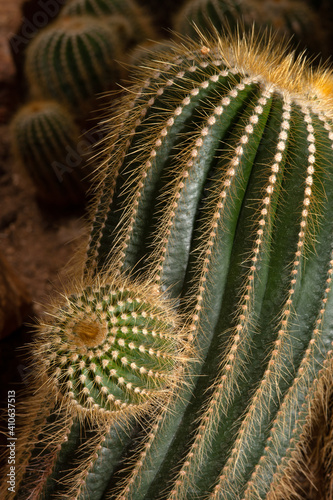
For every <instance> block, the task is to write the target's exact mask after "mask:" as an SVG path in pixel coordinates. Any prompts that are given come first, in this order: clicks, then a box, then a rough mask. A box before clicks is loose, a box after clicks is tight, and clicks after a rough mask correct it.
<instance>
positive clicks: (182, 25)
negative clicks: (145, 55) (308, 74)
mask: <svg viewBox="0 0 333 500" xmlns="http://www.w3.org/2000/svg"><path fill="white" fill-rule="evenodd" d="M238 23H242V25H243V26H244V29H251V27H252V24H253V23H255V25H256V26H258V27H269V28H272V29H273V30H274V32H275V33H276V36H278V37H279V38H283V37H285V38H287V39H289V38H291V37H292V39H291V43H292V44H293V45H294V46H295V47H296V48H297V50H299V51H301V50H304V49H309V50H310V51H311V53H314V54H315V55H317V54H318V52H324V54H327V49H326V45H325V39H324V38H325V37H324V34H323V33H322V31H323V30H322V28H321V26H320V20H319V16H318V14H317V13H316V12H315V11H314V10H313V9H312V8H311V7H310V6H309V5H308V4H307V3H306V2H303V1H298V0H292V1H290V0H266V1H264V2H263V1H262V0H238V1H237V0H188V1H187V2H186V3H185V5H184V6H183V7H182V8H181V9H180V11H179V12H178V13H177V14H176V16H175V17H174V29H175V31H176V32H178V33H181V34H182V35H189V36H191V37H195V38H198V32H197V30H196V26H197V27H198V28H199V29H200V30H201V31H203V32H210V31H212V29H213V28H215V29H217V30H218V32H221V30H222V31H223V29H224V28H225V27H226V26H227V25H228V26H229V27H230V28H231V29H232V30H235V29H237V25H238Z"/></svg>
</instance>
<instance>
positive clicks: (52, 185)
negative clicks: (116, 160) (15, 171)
mask: <svg viewBox="0 0 333 500" xmlns="http://www.w3.org/2000/svg"><path fill="white" fill-rule="evenodd" d="M11 139H12V147H13V151H14V154H15V156H16V157H17V158H18V161H19V163H20V165H21V167H22V169H23V170H24V171H25V172H26V173H27V174H28V175H29V177H30V178H31V179H32V181H33V183H34V185H35V186H36V195H37V197H38V199H39V200H40V201H41V202H43V203H44V204H45V203H46V204H49V205H52V206H68V205H76V204H82V203H83V202H84V200H85V193H86V190H87V185H88V184H87V180H86V178H87V176H88V174H89V170H88V168H87V167H86V165H85V162H86V160H87V159H88V156H89V151H88V147H87V146H88V144H87V143H86V142H84V141H82V139H81V138H80V133H79V129H78V127H77V125H76V124H75V123H74V121H73V118H72V117H71V115H70V114H69V113H68V111H66V109H64V108H63V106H61V105H60V104H58V103H57V102H54V101H34V102H30V103H28V104H26V105H25V106H23V107H22V108H21V109H20V110H19V111H18V112H17V113H16V115H15V116H14V118H13V120H12V123H11Z"/></svg>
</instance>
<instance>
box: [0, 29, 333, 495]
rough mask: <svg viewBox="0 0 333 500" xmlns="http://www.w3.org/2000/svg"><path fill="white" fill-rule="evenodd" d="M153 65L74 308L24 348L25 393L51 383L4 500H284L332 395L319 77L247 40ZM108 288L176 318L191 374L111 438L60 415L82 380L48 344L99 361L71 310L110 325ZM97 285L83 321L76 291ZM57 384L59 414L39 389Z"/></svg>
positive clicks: (328, 190) (123, 115) (108, 183)
mask: <svg viewBox="0 0 333 500" xmlns="http://www.w3.org/2000/svg"><path fill="white" fill-rule="evenodd" d="M281 54H282V55H281ZM162 57H163V58H162ZM150 66H151V69H150V70H147V71H143V72H142V74H141V77H140V81H141V82H142V83H141V85H139V84H137V85H136V86H135V87H134V88H131V90H130V92H128V94H127V95H126V96H124V98H123V99H122V102H121V105H120V108H119V109H118V114H117V116H112V118H111V119H110V121H109V123H107V125H108V126H109V134H108V136H107V137H106V140H105V147H106V155H105V160H104V163H103V165H104V167H101V173H100V188H99V194H98V196H97V197H96V201H95V204H94V208H93V209H92V216H91V219H92V222H91V234H90V238H89V243H88V247H87V251H86V257H85V259H84V260H83V264H82V268H81V272H82V276H83V277H82V283H81V285H80V286H79V288H78V289H79V291H78V292H77V293H76V296H75V301H76V300H77V297H78V296H81V302H79V303H77V305H75V306H74V303H73V298H69V299H67V301H68V303H69V306H68V307H67V309H66V310H63V309H62V308H60V313H58V314H55V313H54V312H53V310H52V312H51V321H50V326H46V327H44V328H42V329H41V331H40V335H39V337H38V341H37V357H38V359H40V358H43V357H44V356H40V355H39V356H38V353H39V354H40V353H43V354H44V352H45V351H47V352H50V351H51V354H50V356H51V359H50V358H49V361H50V364H51V367H52V370H51V372H49V371H48V368H47V367H45V366H42V373H40V372H39V371H38V370H37V378H36V382H35V384H38V381H39V380H40V377H42V376H43V377H45V376H46V378H47V381H48V382H47V384H46V385H45V384H43V389H42V390H41V391H37V394H36V395H35V396H32V400H31V401H32V402H30V404H31V405H33V408H34V409H35V411H34V412H33V413H34V422H35V423H34V425H33V426H32V425H31V424H32V422H31V421H29V422H28V423H27V424H26V430H25V432H24V433H23V434H22V442H23V444H22V445H21V447H20V450H21V451H20V457H19V459H18V463H21V464H22V465H21V469H20V471H21V472H20V480H21V482H20V483H18V484H20V492H22V495H21V497H20V496H19V497H18V498H27V496H28V495H27V492H28V491H29V495H30V496H29V498H38V497H39V496H38V495H41V494H42V493H41V492H43V498H52V495H55V497H56V495H58V497H59V496H60V498H73V497H75V498H94V500H97V499H98V498H102V497H103V498H113V499H114V498H116V499H117V500H124V499H130V498H131V499H135V500H139V499H146V500H148V499H159V498H161V499H162V498H163V499H168V500H181V499H185V498H186V499H191V498H199V499H205V500H207V499H208V498H209V499H211V500H213V499H214V500H216V499H223V500H225V499H229V498H230V499H233V500H234V499H239V500H241V499H247V500H249V499H260V498H262V499H277V498H283V499H287V498H292V495H293V492H294V490H295V484H293V483H292V481H290V477H291V474H292V471H293V470H294V469H295V464H298V463H299V460H300V454H301V445H303V446H306V442H307V441H306V440H307V438H308V434H309V427H310V424H311V420H312V419H313V418H314V415H315V414H316V405H319V404H320V398H321V397H322V395H323V390H324V386H325V385H328V386H330V385H331V384H332V380H331V374H332V358H331V355H332V341H333V335H332V328H331V325H332V320H333V318H332V314H333V313H332V311H333V308H332V300H333V297H332V293H331V279H332V278H331V276H332V272H333V254H332V230H333V176H332V172H331V170H332V160H333V128H332V127H333V121H332V120H333V111H332V92H331V90H332V87H331V84H330V74H329V72H326V73H325V72H311V71H309V70H308V69H306V65H305V64H303V63H302V62H301V61H296V62H293V60H292V57H291V56H290V55H289V56H288V55H286V54H283V53H282V49H281V47H277V48H276V49H274V48H273V47H272V46H271V44H270V42H269V41H268V40H266V39H262V40H261V41H260V43H259V44H258V42H256V41H255V40H250V39H248V38H244V39H237V40H231V41H230V40H224V39H223V40H222V39H218V40H212V41H207V40H204V39H203V40H202V42H201V43H199V44H198V45H195V44H194V43H189V44H188V45H185V44H184V43H182V44H179V45H177V46H175V48H174V49H173V50H172V51H170V53H169V54H166V53H163V56H161V57H159V61H158V62H156V63H153V62H151V63H150ZM304 89H305V90H304ZM78 265H79V264H78ZM77 272H79V271H77ZM111 277H112V280H111V281H112V282H116V283H122V282H123V281H125V287H126V281H127V280H128V283H130V284H131V285H129V286H132V287H133V286H135V289H137V286H138V283H140V285H139V289H140V287H141V286H142V287H143V290H144V292H145V293H144V298H145V302H148V303H150V300H151V297H154V294H158V296H159V297H160V300H161V304H162V303H163V301H164V300H171V301H173V303H172V305H169V306H168V307H167V309H169V308H170V307H172V309H174V311H175V312H174V314H176V315H180V319H179V321H180V323H179V327H178V329H179V330H180V339H183V338H184V339H185V344H186V346H185V347H184V349H185V352H186V353H189V355H188V357H189V358H190V359H192V362H191V363H189V362H188V361H187V356H184V358H185V359H184V361H183V364H182V365H181V369H180V370H179V380H177V383H176V386H178V387H176V388H175V390H171V391H170V393H169V398H167V399H166V400H165V401H164V404H163V405H156V407H155V412H154V413H153V415H152V418H151V419H149V415H146V416H145V417H146V420H145V422H144V425H142V419H143V418H144V414H142V415H140V417H141V418H140V420H141V427H140V425H139V426H138V421H137V420H136V419H135V415H133V416H131V415H129V416H128V419H127V420H126V414H125V415H124V418H125V420H126V422H125V423H123V426H122V427H121V426H119V425H118V422H115V423H114V424H113V425H112V426H111V427H110V420H109V419H108V418H106V419H105V425H102V423H101V422H100V420H99V419H98V417H97V418H96V420H94V419H93V418H91V419H90V420H89V424H88V422H87V420H86V419H85V418H82V417H81V418H80V413H79V412H80V410H75V409H73V406H72V404H71V403H66V400H67V399H66V396H65V399H64V401H63V399H62V398H63V394H64V392H65V389H64V388H63V387H64V385H66V388H67V390H69V391H72V388H73V382H72V380H71V379H70V377H72V375H73V374H74V372H75V370H78V368H76V365H75V369H74V368H72V367H71V366H70V363H69V362H68V356H67V355H65V356H64V360H63V367H64V368H63V369H62V368H61V364H62V357H63V354H62V352H61V353H60V351H59V348H58V347H56V345H55V344H57V343H58V340H57V339H58V338H60V341H59V344H60V345H61V343H62V342H65V343H66V344H68V345H66V346H65V347H64V348H63V349H64V350H66V351H67V350H68V349H69V350H71V349H72V348H71V345H72V344H71V340H69V341H67V340H66V341H65V340H62V339H63V337H62V336H61V334H60V332H61V330H62V329H65V330H66V338H68V339H72V338H74V337H79V339H77V340H78V341H79V342H78V343H79V344H80V345H81V344H82V341H83V343H84V342H86V344H87V349H88V348H89V349H90V347H92V346H91V345H90V342H93V343H94V346H93V347H95V339H97V338H98V340H99V337H100V336H102V334H101V333H100V332H101V330H100V327H98V329H97V330H98V331H97V330H96V328H95V327H94V328H92V327H91V326H89V327H88V328H87V327H86V326H84V328H83V327H82V323H81V326H79V327H78V324H77V321H76V319H75V318H76V317H77V313H78V312H79V313H80V311H82V309H81V308H83V309H85V312H84V314H85V313H88V314H89V318H90V317H91V313H93V314H94V313H95V315H94V316H93V317H92V320H93V321H96V320H98V321H100V320H99V318H102V316H101V314H104V320H105V319H106V320H107V321H108V319H107V318H108V317H109V316H108V313H107V310H106V308H107V304H109V303H111V298H110V297H109V295H108V294H106V296H105V298H104V294H105V292H106V288H104V280H105V283H106V282H108V280H109V279H111ZM99 280H102V281H101V286H102V287H101V288H100V287H98V293H99V290H102V294H103V299H102V301H100V299H99V300H97V301H96V307H95V306H94V307H95V309H96V311H92V309H87V308H86V306H85V305H84V302H85V301H84V300H82V297H86V296H87V297H89V296H90V295H91V290H89V291H88V292H87V294H86V293H85V292H82V289H83V288H84V287H89V286H90V287H91V282H93V283H96V282H97V283H98V281H99ZM134 284H135V285H134ZM114 288H115V287H114V286H113V287H112V290H113V289H114ZM148 290H151V292H150V293H146V291H148ZM162 293H163V296H161V294H162ZM71 295H72V292H71ZM110 295H111V297H115V296H117V295H118V292H115V293H113V291H112V292H111V294H110ZM134 296H135V297H136V295H135V294H134ZM89 300H90V299H89ZM94 300H95V299H94ZM112 300H113V299H112ZM97 304H99V307H97ZM118 305H119V303H118ZM149 307H151V306H150V305H149ZM160 307H161V308H162V305H161V306H160ZM168 315H169V313H167V319H166V320H165V322H166V323H167V324H171V325H172V324H173V321H172V320H170V319H169V316H168ZM70 316H71V318H73V320H72V323H71V324H67V319H68V318H69V317H70ZM52 317H55V319H54V320H53V321H52ZM78 317H79V321H80V322H81V321H82V319H81V315H80V314H79V316H78ZM121 319H123V320H125V318H121ZM89 321H90V320H89ZM117 321H119V320H118V319H117ZM108 323H109V321H108ZM111 323H112V321H111ZM65 324H66V328H65ZM79 324H80V323H79ZM110 326H111V325H110ZM176 330H177V328H176ZM50 331H51V332H53V333H54V335H53V333H52V335H51V337H49V335H48V334H49V332H50ZM96 332H97V333H96ZM117 332H118V330H117ZM122 333H124V334H125V337H122V336H121V337H119V340H120V341H121V342H124V343H126V342H127V340H125V339H127V337H126V333H127V332H122ZM132 333H133V330H132ZM103 335H104V334H103ZM117 335H118V333H117V334H116V339H117ZM130 336H131V334H130ZM92 338H93V340H91V339H92ZM103 339H104V337H103ZM99 341H100V340H99ZM130 341H131V339H130ZM163 342H164V340H163V339H161V344H162V345H164V344H163ZM78 343H77V342H76V343H75V345H76V346H77V345H78ZM176 344H177V342H176ZM172 345H173V344H172ZM163 349H164V348H163ZM90 350H91V349H90ZM110 350H111V357H112V350H113V347H111V348H110V349H109V350H108V351H105V356H109V355H110ZM107 352H108V354H106V353H107ZM52 353H53V354H52ZM87 355H88V358H89V357H90V358H91V362H92V363H94V364H95V361H94V359H95V357H96V352H92V353H91V354H89V351H88V352H87ZM98 356H99V358H100V359H102V360H103V359H104V358H103V356H104V355H103V354H102V353H100V354H98ZM126 357H127V354H126ZM72 361H73V362H74V363H76V362H77V361H78V358H77V357H76V352H74V354H73V360H72ZM67 366H68V369H67ZM125 367H126V363H125ZM65 368H66V369H67V372H66V371H65ZM79 368H80V367H79ZM80 369H82V368H80ZM90 370H91V371H94V369H93V368H91V369H90ZM96 370H97V368H96ZM53 374H54V375H53ZM62 374H63V375H62ZM83 375H86V374H85V373H84V374H83ZM59 376H60V377H63V378H62V379H61V380H62V382H61V384H60V385H61V387H62V389H61V390H59V389H57V388H56V390H58V391H59V392H58V403H57V402H54V397H51V396H49V395H46V394H45V392H46V393H47V390H46V389H45V387H46V388H47V387H48V385H49V384H50V385H51V386H52V387H53V385H54V379H55V378H56V379H57V377H59ZM112 376H113V374H112V373H111V372H110V380H111V378H112ZM182 381H183V382H182ZM80 383H82V382H81V381H80ZM55 385H56V386H58V388H59V383H58V384H55ZM98 385H99V381H98V380H96V385H95V386H92V389H95V390H96V387H97V386H98ZM106 385H107V384H106ZM171 385H173V384H171ZM74 387H75V389H76V390H77V391H80V387H81V386H80V384H79V383H78V385H76V383H74ZM88 389H89V390H90V388H88ZM79 395H80V398H81V400H82V399H83V396H84V389H82V394H81V393H80V392H79ZM74 398H75V394H74ZM62 401H63V404H61V402H62ZM95 401H96V399H95ZM41 402H44V404H43V405H42V406H41ZM59 403H60V404H59ZM80 404H81V403H80ZM57 405H58V406H57ZM97 424H98V425H97ZM139 424H140V422H139ZM37 431H38V433H39V436H40V437H39V442H38V443H34V442H33V441H31V439H29V436H33V435H36V432H37ZM133 435H136V438H135V439H134V440H133V441H131V439H130V438H131V437H132V436H133ZM50 436H51V438H52V443H51V438H50ZM54 436H56V439H54ZM82 442H84V443H85V444H84V446H82ZM27 444H29V446H27ZM80 444H81V448H80V447H79V445H80ZM68 457H71V458H69V459H68ZM78 459H80V465H79V467H77V460H78ZM41 463H42V467H41ZM39 470H42V472H41V473H39V474H38V473H37V471H39ZM25 471H27V473H26V475H25ZM29 471H33V472H29ZM92 483H94V484H95V486H92ZM96 485H97V486H96ZM85 488H86V490H85ZM3 493H4V494H3V496H4V498H6V493H5V492H3Z"/></svg>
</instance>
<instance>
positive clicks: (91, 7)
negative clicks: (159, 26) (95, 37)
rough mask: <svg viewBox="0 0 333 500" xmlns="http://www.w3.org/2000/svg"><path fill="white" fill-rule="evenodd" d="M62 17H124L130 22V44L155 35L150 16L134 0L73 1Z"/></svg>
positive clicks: (69, 3)
mask: <svg viewBox="0 0 333 500" xmlns="http://www.w3.org/2000/svg"><path fill="white" fill-rule="evenodd" d="M61 15H62V16H81V15H89V16H96V17H102V18H105V16H110V17H109V19H110V21H112V18H113V17H114V16H119V15H120V16H122V17H124V19H128V20H129V25H130V33H129V34H128V36H127V39H128V42H129V43H132V44H133V43H138V42H140V41H144V40H146V39H147V38H153V37H154V35H155V32H154V29H153V27H152V24H151V21H150V19H149V14H148V13H147V12H146V11H145V10H144V9H143V8H142V7H140V6H139V5H138V4H137V3H136V2H135V1H134V0H71V1H70V2H68V3H67V4H66V5H65V6H64V7H63V9H62V11H61Z"/></svg>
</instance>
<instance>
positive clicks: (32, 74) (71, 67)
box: [25, 16, 124, 117]
mask: <svg viewBox="0 0 333 500" xmlns="http://www.w3.org/2000/svg"><path fill="white" fill-rule="evenodd" d="M123 30H124V20H123V19H120V20H119V17H116V18H115V19H114V20H112V22H111V21H110V22H108V23H106V22H104V20H101V19H97V18H95V17H92V16H80V17H66V18H62V17H61V18H59V19H58V20H57V21H56V22H55V23H53V24H51V25H50V26H48V27H47V28H46V29H44V30H42V31H41V32H40V33H39V34H38V35H37V36H36V37H35V38H34V40H33V41H32V42H31V44H29V47H28V48H27V53H26V62H25V75H26V77H27V81H28V85H29V90H30V94H31V96H32V98H51V99H52V98H53V99H57V100H58V101H59V102H61V103H63V104H65V105H66V106H68V107H69V108H70V109H71V111H72V112H73V113H75V115H76V116H77V117H86V115H87V113H88V112H89V111H91V110H92V109H93V106H94V105H96V94H98V93H101V92H104V91H106V90H109V89H111V88H113V87H114V86H115V83H116V82H117V81H118V80H120V78H121V76H122V70H121V67H120V65H119V60H120V59H121V55H122V50H123V43H122V36H119V35H121V33H123Z"/></svg>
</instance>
